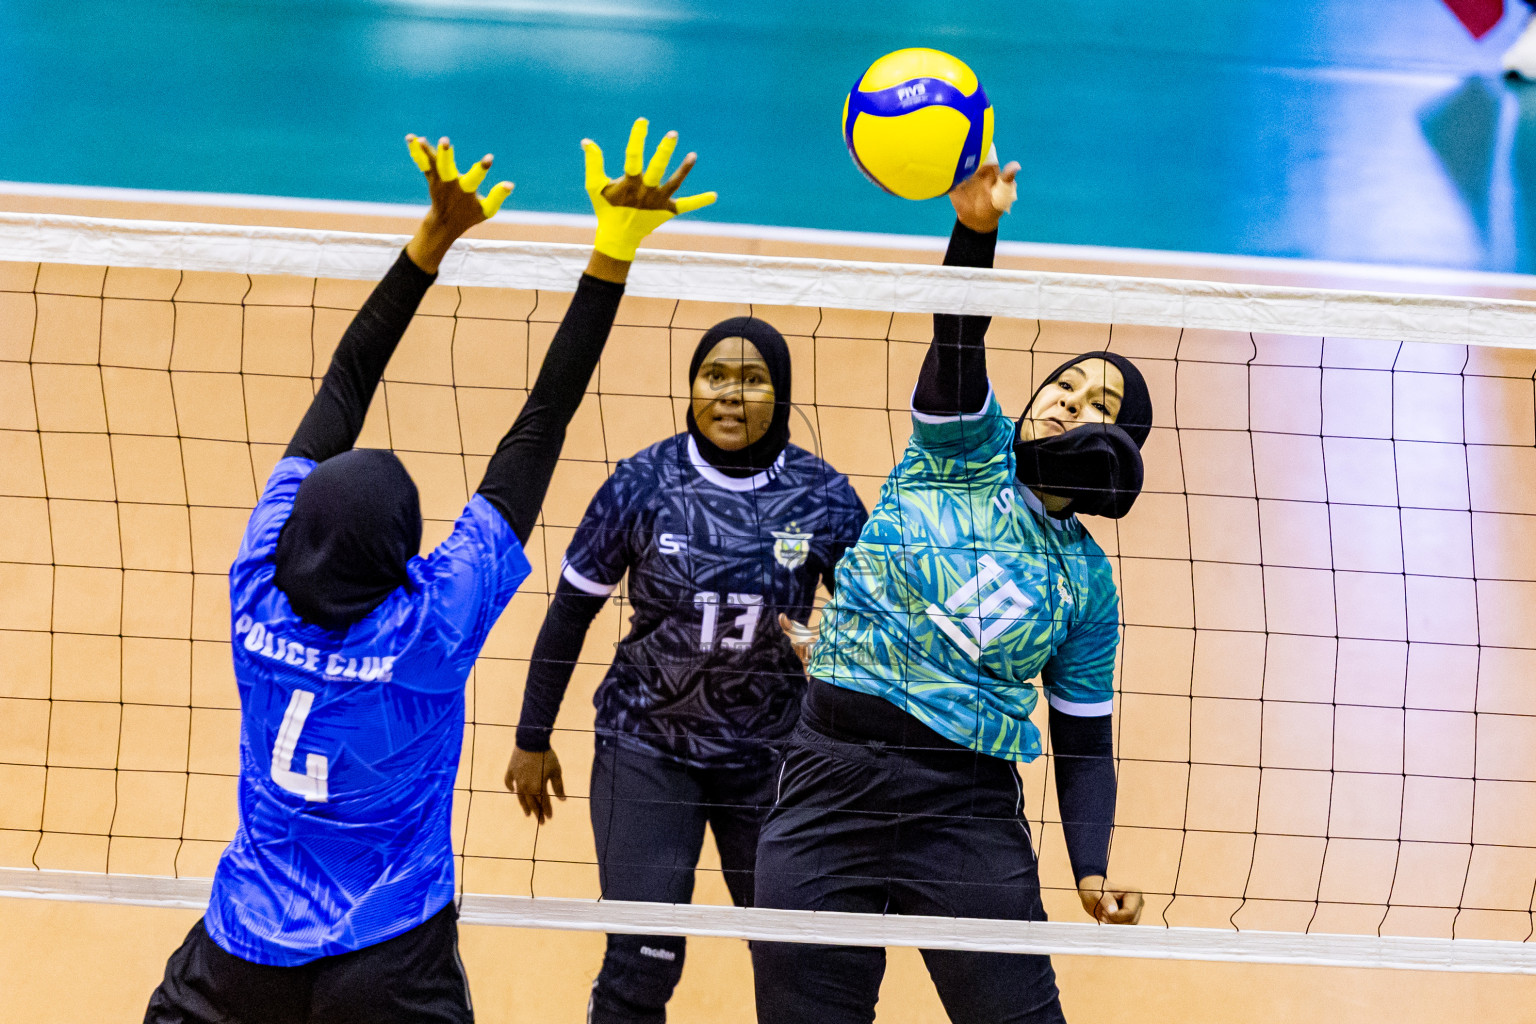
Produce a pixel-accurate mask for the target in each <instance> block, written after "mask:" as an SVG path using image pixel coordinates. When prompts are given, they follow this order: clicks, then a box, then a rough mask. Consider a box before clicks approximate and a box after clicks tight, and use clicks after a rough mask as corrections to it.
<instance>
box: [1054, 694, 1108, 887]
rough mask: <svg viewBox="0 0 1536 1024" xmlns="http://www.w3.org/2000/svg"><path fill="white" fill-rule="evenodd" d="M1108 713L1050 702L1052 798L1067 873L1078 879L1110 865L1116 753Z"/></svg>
mask: <svg viewBox="0 0 1536 1024" xmlns="http://www.w3.org/2000/svg"><path fill="white" fill-rule="evenodd" d="M1110 718H1111V716H1110V715H1098V716H1095V717H1093V718H1082V717H1079V716H1077V715H1068V714H1064V713H1063V712H1060V711H1057V710H1056V709H1055V708H1051V713H1050V728H1051V750H1052V752H1053V753H1054V754H1055V759H1056V802H1057V804H1059V805H1060V807H1061V830H1062V832H1063V833H1064V834H1065V836H1066V840H1067V857H1068V858H1069V859H1070V860H1071V861H1072V877H1073V878H1075V879H1077V880H1078V881H1082V880H1083V879H1084V878H1086V877H1088V876H1089V875H1102V874H1104V872H1105V871H1106V870H1107V869H1108V867H1109V835H1110V832H1111V831H1112V830H1113V828H1114V824H1115V758H1114V740H1113V736H1112V730H1111V723H1110Z"/></svg>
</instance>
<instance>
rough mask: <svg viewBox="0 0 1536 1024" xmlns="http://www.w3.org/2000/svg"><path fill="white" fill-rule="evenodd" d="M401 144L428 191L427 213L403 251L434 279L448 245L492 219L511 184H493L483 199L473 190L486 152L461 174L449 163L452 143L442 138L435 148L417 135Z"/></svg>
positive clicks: (485, 166) (486, 166) (486, 165)
mask: <svg viewBox="0 0 1536 1024" xmlns="http://www.w3.org/2000/svg"><path fill="white" fill-rule="evenodd" d="M405 144H406V146H407V147H408V148H409V149H410V151H411V159H412V160H414V161H415V162H416V166H417V167H418V168H420V169H421V173H422V174H424V175H426V177H427V188H428V190H429V191H430V192H431V194H432V209H430V210H428V211H427V215H426V217H425V218H424V219H423V220H422V222H421V226H420V227H419V228H417V229H416V234H415V236H414V237H413V238H412V239H411V241H410V243H409V244H408V245H407V246H406V247H405V251H406V253H407V254H409V255H410V257H411V261H412V262H413V263H415V264H416V265H417V266H418V267H420V268H421V269H422V270H425V271H426V272H427V273H429V274H435V273H437V268H438V266H439V265H440V264H441V263H442V261H443V256H444V255H446V254H447V252H448V248H449V246H451V245H453V243H454V242H456V241H458V238H459V236H460V235H462V234H463V233H464V232H466V231H468V230H469V229H470V228H472V227H474V226H475V225H476V224H483V223H484V222H485V221H487V220H490V219H491V218H492V217H494V216H495V215H496V211H497V210H499V209H501V204H502V202H503V201H505V200H506V198H507V196H509V195H511V194H512V183H511V182H510V181H503V182H498V183H497V185H496V186H495V187H494V188H492V189H491V192H490V194H489V195H487V196H485V197H483V198H482V197H481V196H480V195H479V193H478V191H477V190H478V189H479V188H480V183H481V182H482V181H484V180H485V175H486V172H488V171H489V170H490V169H491V162H492V160H493V157H492V156H491V155H490V154H489V153H487V154H486V155H485V156H483V157H481V158H480V159H479V160H478V161H476V162H475V163H473V164H471V165H470V168H469V170H467V171H465V172H464V173H463V174H460V173H459V168H458V166H457V165H456V164H455V163H454V159H453V143H451V142H449V141H448V138H447V136H444V137H443V138H441V139H439V140H438V141H437V148H436V149H433V147H432V146H431V145H429V144H428V142H427V140H426V139H424V138H422V137H420V136H419V135H407V136H406V137H405Z"/></svg>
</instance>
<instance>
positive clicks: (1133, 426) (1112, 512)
mask: <svg viewBox="0 0 1536 1024" xmlns="http://www.w3.org/2000/svg"><path fill="white" fill-rule="evenodd" d="M1089 359H1102V360H1104V361H1105V362H1107V363H1111V364H1113V365H1114V366H1115V367H1116V368H1117V369H1118V370H1119V371H1120V374H1121V376H1122V377H1124V378H1125V393H1124V394H1123V395H1122V396H1121V399H1120V411H1119V413H1118V414H1117V415H1116V417H1115V422H1114V423H1089V424H1085V425H1083V426H1080V427H1075V428H1073V429H1072V430H1069V431H1067V432H1065V433H1062V434H1057V435H1055V436H1053V437H1046V438H1040V439H1039V440H1035V441H1024V440H1022V436H1023V427H1024V419H1025V417H1027V416H1028V415H1029V410H1030V409H1031V408H1033V407H1034V404H1035V399H1036V398H1038V397H1039V395H1040V391H1041V389H1043V388H1045V387H1047V386H1049V385H1050V384H1051V383H1053V382H1054V381H1055V380H1056V379H1057V378H1059V377H1060V376H1061V375H1062V374H1063V373H1064V372H1066V371H1067V370H1068V369H1069V368H1070V367H1073V366H1076V365H1077V364H1078V363H1081V362H1084V361H1085V360H1089ZM1151 429H1152V396H1151V394H1150V393H1149V392H1148V391H1147V382H1146V380H1145V379H1144V378H1143V377H1142V375H1141V371H1140V370H1138V369H1137V368H1136V365H1135V364H1134V363H1132V362H1131V361H1130V360H1129V359H1126V358H1125V357H1124V356H1121V355H1117V354H1115V353H1113V352H1084V353H1083V354H1082V355H1078V356H1073V357H1072V358H1071V359H1068V360H1067V361H1066V362H1064V363H1062V364H1061V365H1060V366H1058V367H1056V369H1054V370H1052V371H1051V372H1050V373H1048V374H1046V376H1045V379H1044V380H1043V381H1042V382H1041V384H1040V387H1038V388H1036V389H1035V392H1034V394H1032V395H1030V396H1029V404H1028V405H1027V406H1026V407H1025V409H1024V413H1023V414H1022V415H1021V416H1020V417H1019V421H1018V426H1017V427H1015V428H1014V435H1013V436H1014V443H1013V453H1014V475H1015V476H1016V477H1017V478H1018V480H1019V482H1020V483H1022V484H1024V485H1025V486H1026V487H1031V488H1034V489H1035V490H1038V491H1042V492H1044V493H1046V494H1054V495H1057V496H1058V497H1062V498H1071V499H1072V503H1071V504H1070V505H1069V506H1068V507H1067V508H1066V509H1065V510H1063V511H1061V512H1059V513H1052V515H1054V516H1055V517H1056V518H1060V519H1065V518H1067V517H1068V516H1071V515H1077V514H1082V515H1090V516H1107V517H1109V518H1110V519H1119V518H1120V517H1121V516H1124V515H1125V514H1126V513H1127V512H1129V511H1130V510H1131V506H1132V505H1133V504H1135V502H1136V498H1137V496H1138V495H1140V494H1141V485H1142V474H1143V470H1142V463H1141V447H1142V445H1144V444H1146V441H1147V434H1148V433H1149V432H1150V431H1151Z"/></svg>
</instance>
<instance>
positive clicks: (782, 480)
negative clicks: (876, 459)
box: [562, 434, 865, 767]
mask: <svg viewBox="0 0 1536 1024" xmlns="http://www.w3.org/2000/svg"><path fill="white" fill-rule="evenodd" d="M864 520H865V512H864V506H863V503H861V502H860V501H859V498H858V495H857V494H855V493H854V491H853V487H852V486H851V485H850V484H849V483H848V478H847V477H845V476H843V475H842V474H841V473H838V472H837V471H836V470H834V469H833V468H832V467H831V466H829V465H827V464H826V463H825V462H823V461H822V460H821V459H819V458H817V457H816V456H814V455H812V454H811V453H810V452H807V451H805V450H803V449H801V448H796V447H795V446H794V445H790V446H788V447H787V448H785V450H784V452H783V454H782V455H781V456H780V458H779V460H778V461H777V462H776V463H774V465H773V467H772V468H770V469H768V470H765V471H764V472H762V473H758V474H757V475H756V476H753V477H747V478H735V477H729V476H726V475H724V474H723V473H721V472H720V471H719V470H717V469H715V468H714V467H713V466H711V465H709V463H707V462H705V461H704V459H703V457H702V456H701V455H700V454H699V450H698V447H697V445H695V444H694V442H693V439H692V438H691V437H689V436H688V435H687V434H678V435H677V436H675V437H670V438H667V439H666V440H665V441H660V442H658V443H656V444H654V445H652V446H651V447H649V448H647V449H645V450H644V451H642V452H639V453H638V454H636V455H634V456H632V457H631V458H628V459H624V460H623V461H621V462H620V463H619V464H618V465H617V466H616V467H615V468H614V471H613V475H612V476H610V477H609V478H608V480H607V481H606V482H605V483H604V484H603V486H602V487H601V488H600V489H599V490H598V492H597V494H596V496H595V497H593V499H592V503H591V505H589V506H588V507H587V512H586V515H585V516H583V517H582V520H581V525H580V526H579V527H578V528H577V530H576V535H575V537H573V538H572V539H571V543H570V547H568V548H567V549H566V553H565V566H564V568H563V569H562V572H563V573H564V575H565V578H566V579H567V580H568V581H570V582H571V583H572V584H574V585H575V586H576V587H578V588H579V589H581V590H584V591H586V592H587V593H589V594H608V593H611V592H612V591H613V589H614V587H615V586H616V585H617V584H618V583H619V581H620V579H622V578H623V576H624V574H625V572H626V571H627V572H628V573H629V603H630V605H631V608H632V614H631V617H630V623H631V628H630V631H629V634H628V635H627V636H626V637H624V639H623V640H621V641H619V643H618V644H617V645H616V650H615V652H614V659H613V666H612V668H610V669H609V670H608V675H607V677H606V678H605V679H604V680H603V684H602V686H601V687H600V688H599V689H598V691H597V698H596V703H597V728H598V730H599V732H603V733H610V734H613V735H614V736H615V737H616V738H617V741H618V742H620V743H625V744H632V745H637V746H640V747H642V748H644V749H647V750H651V751H655V752H660V753H663V754H666V755H668V756H670V757H672V758H675V759H676V760H678V761H681V762H683V763H686V764H690V765H695V766H699V767H708V766H714V767H724V766H732V765H746V764H758V763H761V762H762V761H763V760H765V759H767V758H769V757H771V756H772V746H771V744H772V742H773V741H776V740H779V739H781V738H783V737H784V736H785V735H787V734H788V732H789V730H790V729H791V728H792V727H793V726H794V724H795V721H796V719H797V717H798V715H799V712H800V698H801V696H802V695H803V693H804V690H805V673H804V670H803V669H802V668H801V665H800V662H799V659H798V658H797V657H796V656H795V652H794V649H793V648H792V647H791V646H790V644H789V641H788V640H787V639H786V638H785V637H784V634H783V631H782V630H780V628H779V621H778V620H779V613H780V612H785V613H786V614H788V615H789V616H790V617H791V618H793V619H797V620H799V621H802V622H803V621H805V619H806V617H807V616H808V615H809V614H810V610H811V605H812V602H813V600H814V598H815V594H816V584H817V582H818V581H819V580H822V579H826V580H827V581H828V582H830V581H831V578H832V577H831V573H832V567H833V566H834V565H836V564H837V561H838V559H839V558H840V557H841V556H842V553H843V552H844V551H845V550H846V549H847V548H848V547H849V546H850V545H852V544H853V542H854V541H855V540H856V539H857V538H858V536H859V530H860V529H861V528H862V527H863V525H864Z"/></svg>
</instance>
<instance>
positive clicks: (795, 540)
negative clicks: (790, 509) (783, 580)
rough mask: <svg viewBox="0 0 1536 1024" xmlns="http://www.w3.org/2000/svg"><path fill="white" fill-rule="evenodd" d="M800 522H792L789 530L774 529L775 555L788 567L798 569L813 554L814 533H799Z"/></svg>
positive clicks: (775, 557) (778, 560)
mask: <svg viewBox="0 0 1536 1024" xmlns="http://www.w3.org/2000/svg"><path fill="white" fill-rule="evenodd" d="M798 529H799V524H798V523H790V524H789V529H788V530H774V531H773V557H774V560H775V561H777V562H778V563H779V564H780V565H782V566H783V567H784V568H786V569H798V568H800V567H801V566H802V565H804V564H805V560H806V559H807V558H809V557H810V555H811V538H812V537H814V536H815V534H813V533H797V532H796V531H797V530H798Z"/></svg>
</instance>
